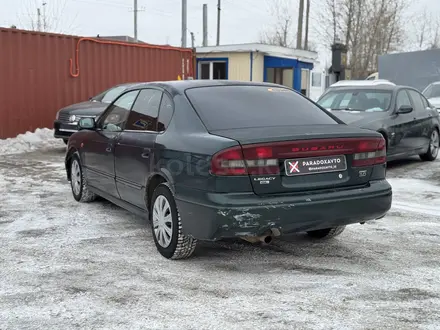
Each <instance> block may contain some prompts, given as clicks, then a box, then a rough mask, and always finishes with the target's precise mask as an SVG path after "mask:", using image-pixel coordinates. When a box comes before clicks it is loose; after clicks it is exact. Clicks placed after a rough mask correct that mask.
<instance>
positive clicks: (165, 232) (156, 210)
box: [153, 195, 173, 248]
mask: <svg viewBox="0 0 440 330" xmlns="http://www.w3.org/2000/svg"><path fill="white" fill-rule="evenodd" d="M172 221H173V219H172V214H171V206H170V203H169V202H168V200H167V198H166V197H165V196H163V195H159V196H158V197H157V198H156V200H155V201H154V205H153V229H154V235H155V236H156V239H157V242H158V243H159V245H160V246H162V247H163V248H167V247H168V246H169V245H170V244H171V239H172V236H173V223H172Z"/></svg>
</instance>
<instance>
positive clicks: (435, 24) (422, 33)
mask: <svg viewBox="0 0 440 330" xmlns="http://www.w3.org/2000/svg"><path fill="white" fill-rule="evenodd" d="M409 26H410V30H409V31H407V34H408V36H409V38H408V39H409V40H412V42H411V45H410V46H409V47H408V50H425V49H434V48H440V15H435V14H433V13H432V12H430V11H429V9H428V8H426V7H425V8H423V10H421V11H420V12H419V13H416V14H415V15H413V19H412V24H410V25H409Z"/></svg>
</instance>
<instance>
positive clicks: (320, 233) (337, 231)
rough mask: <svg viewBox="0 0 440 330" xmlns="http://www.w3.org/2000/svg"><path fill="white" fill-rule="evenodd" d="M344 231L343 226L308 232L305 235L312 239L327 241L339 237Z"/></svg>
mask: <svg viewBox="0 0 440 330" xmlns="http://www.w3.org/2000/svg"><path fill="white" fill-rule="evenodd" d="M344 230H345V226H338V227H333V228H326V229H319V230H313V231H308V232H307V234H308V235H309V236H310V237H312V238H317V239H323V238H325V239H329V238H333V237H336V236H339V235H341V234H342V232H343V231H344Z"/></svg>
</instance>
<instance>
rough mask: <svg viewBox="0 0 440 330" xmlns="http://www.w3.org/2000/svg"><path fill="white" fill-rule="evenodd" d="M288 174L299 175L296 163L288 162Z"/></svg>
mask: <svg viewBox="0 0 440 330" xmlns="http://www.w3.org/2000/svg"><path fill="white" fill-rule="evenodd" d="M289 167H290V168H289V173H291V174H292V173H299V168H298V162H289Z"/></svg>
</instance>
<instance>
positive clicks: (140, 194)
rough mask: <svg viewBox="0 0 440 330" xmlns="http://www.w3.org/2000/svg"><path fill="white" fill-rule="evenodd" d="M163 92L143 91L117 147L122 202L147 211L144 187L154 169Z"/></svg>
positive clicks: (149, 89)
mask: <svg viewBox="0 0 440 330" xmlns="http://www.w3.org/2000/svg"><path fill="white" fill-rule="evenodd" d="M162 94H163V92H162V90H159V89H154V88H148V89H143V90H141V91H140V93H139V96H138V98H137V99H136V102H135V104H134V106H133V108H132V110H131V111H130V115H129V117H128V120H127V124H126V125H125V129H124V131H123V132H122V133H121V136H120V138H119V140H118V143H117V145H116V148H115V173H116V186H117V188H118V191H119V195H120V196H121V199H123V200H124V201H126V202H128V203H130V204H133V205H135V206H138V207H140V208H145V207H146V204H145V186H146V182H147V178H148V177H149V175H150V173H151V171H152V169H153V168H154V163H155V159H154V144H155V141H156V136H157V128H158V122H157V118H158V114H159V107H160V103H161V99H162Z"/></svg>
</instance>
